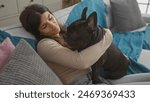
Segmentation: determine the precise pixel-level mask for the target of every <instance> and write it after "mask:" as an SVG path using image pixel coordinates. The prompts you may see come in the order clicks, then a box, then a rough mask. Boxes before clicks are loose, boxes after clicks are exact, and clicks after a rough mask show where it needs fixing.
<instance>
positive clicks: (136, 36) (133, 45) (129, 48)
mask: <svg viewBox="0 0 150 102" xmlns="http://www.w3.org/2000/svg"><path fill="white" fill-rule="evenodd" d="M113 43H114V44H115V45H116V46H118V48H120V50H121V51H122V52H123V53H124V54H125V55H127V56H128V57H129V59H130V61H131V65H130V66H129V70H128V73H129V74H134V73H141V72H143V73H144V72H150V70H149V68H146V67H145V66H144V65H142V64H140V63H138V62H137V60H138V58H139V56H140V54H141V51H142V49H143V47H144V48H145V49H150V47H149V46H150V25H148V26H147V28H146V29H145V31H141V32H126V33H117V32H113Z"/></svg>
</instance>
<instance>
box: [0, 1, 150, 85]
mask: <svg viewBox="0 0 150 102" xmlns="http://www.w3.org/2000/svg"><path fill="white" fill-rule="evenodd" d="M112 1H114V0H112ZM104 2H105V4H106V5H107V9H108V13H109V14H108V15H107V23H108V25H109V27H110V28H113V24H112V11H111V8H112V7H111V6H110V1H109V0H104ZM74 6H75V5H74ZM74 6H71V7H68V8H65V9H62V10H59V11H57V12H54V15H55V16H56V18H57V19H58V20H59V21H60V22H61V23H64V22H65V20H66V19H67V17H68V15H69V12H70V11H71V10H72V8H73V7H74ZM142 17H143V18H144V20H145V21H146V22H147V23H150V15H145V14H143V15H142ZM145 27H146V26H143V27H140V28H137V29H134V30H143V29H145ZM1 30H3V31H6V32H8V33H10V34H12V35H15V36H23V37H27V38H32V39H35V38H34V37H33V36H31V34H30V33H28V32H26V31H25V30H24V29H23V28H22V27H21V25H20V24H19V25H13V26H9V27H5V28H1ZM134 30H133V31H134ZM4 69H5V70H4V71H3V72H2V73H0V84H5V85H6V84H8V85H10V84H15V85H18V84H20V85H23V84H26V85H30V84H32V85H56V84H57V85H62V82H61V81H60V79H59V78H58V77H57V75H56V74H55V73H54V72H53V71H52V70H51V69H50V68H49V67H48V66H47V64H46V63H45V62H44V61H43V60H42V58H41V57H40V56H39V55H38V54H37V52H36V51H35V50H34V49H33V48H32V47H31V46H30V45H29V44H28V43H27V42H26V41H25V40H21V41H20V42H19V43H18V45H17V46H16V49H15V51H14V52H13V54H12V55H11V56H10V57H9V60H8V62H7V64H6V65H5V67H4Z"/></svg>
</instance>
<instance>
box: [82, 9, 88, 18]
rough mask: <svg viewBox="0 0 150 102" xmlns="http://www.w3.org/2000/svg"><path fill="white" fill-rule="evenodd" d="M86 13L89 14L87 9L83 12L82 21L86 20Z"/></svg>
mask: <svg viewBox="0 0 150 102" xmlns="http://www.w3.org/2000/svg"><path fill="white" fill-rule="evenodd" d="M86 12H87V7H85V8H84V9H83V11H82V15H81V20H86Z"/></svg>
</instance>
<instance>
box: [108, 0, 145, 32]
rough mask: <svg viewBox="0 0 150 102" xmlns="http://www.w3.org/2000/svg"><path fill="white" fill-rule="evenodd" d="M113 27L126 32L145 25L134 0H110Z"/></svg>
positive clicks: (115, 29)
mask: <svg viewBox="0 0 150 102" xmlns="http://www.w3.org/2000/svg"><path fill="white" fill-rule="evenodd" d="M110 3H111V9H112V23H113V29H114V31H116V32H128V31H132V30H135V29H138V28H141V27H143V26H145V25H146V23H145V21H144V19H143V18H142V16H141V12H140V9H139V6H138V3H137V1H136V0H110Z"/></svg>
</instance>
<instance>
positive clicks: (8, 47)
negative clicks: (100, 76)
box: [0, 37, 15, 71]
mask: <svg viewBox="0 0 150 102" xmlns="http://www.w3.org/2000/svg"><path fill="white" fill-rule="evenodd" d="M14 49H15V46H14V45H13V44H12V42H11V40H10V39H9V38H8V37H7V38H6V39H4V41H3V42H2V43H0V71H1V70H2V69H3V66H4V65H5V64H6V63H7V60H8V58H9V56H10V55H11V54H12V52H13V51H14Z"/></svg>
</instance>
